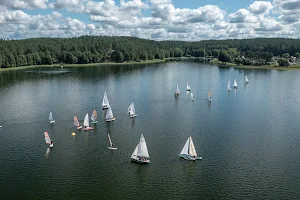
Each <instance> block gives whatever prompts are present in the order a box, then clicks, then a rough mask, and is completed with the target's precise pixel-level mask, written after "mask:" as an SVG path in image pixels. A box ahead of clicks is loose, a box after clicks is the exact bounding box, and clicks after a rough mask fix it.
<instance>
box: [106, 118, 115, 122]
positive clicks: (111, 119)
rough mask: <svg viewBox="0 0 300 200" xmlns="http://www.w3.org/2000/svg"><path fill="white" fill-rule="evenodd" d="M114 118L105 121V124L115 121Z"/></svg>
mask: <svg viewBox="0 0 300 200" xmlns="http://www.w3.org/2000/svg"><path fill="white" fill-rule="evenodd" d="M115 119H116V118H111V119H107V120H106V121H107V122H111V121H115Z"/></svg>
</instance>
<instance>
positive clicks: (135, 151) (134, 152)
mask: <svg viewBox="0 0 300 200" xmlns="http://www.w3.org/2000/svg"><path fill="white" fill-rule="evenodd" d="M138 148H139V144H138V145H136V147H135V149H134V151H133V153H132V155H131V158H132V159H137V152H138Z"/></svg>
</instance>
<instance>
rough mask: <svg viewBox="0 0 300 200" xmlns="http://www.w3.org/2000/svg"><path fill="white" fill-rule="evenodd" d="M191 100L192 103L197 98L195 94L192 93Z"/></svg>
mask: <svg viewBox="0 0 300 200" xmlns="http://www.w3.org/2000/svg"><path fill="white" fill-rule="evenodd" d="M191 100H192V101H194V100H195V97H194V95H193V93H191Z"/></svg>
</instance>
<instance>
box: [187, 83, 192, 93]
mask: <svg viewBox="0 0 300 200" xmlns="http://www.w3.org/2000/svg"><path fill="white" fill-rule="evenodd" d="M186 90H187V91H191V86H190V85H189V83H186Z"/></svg>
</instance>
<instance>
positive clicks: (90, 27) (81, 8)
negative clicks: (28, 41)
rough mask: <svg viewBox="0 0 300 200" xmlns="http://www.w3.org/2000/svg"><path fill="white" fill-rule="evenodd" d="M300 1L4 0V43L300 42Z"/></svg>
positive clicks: (0, 10) (0, 22)
mask: <svg viewBox="0 0 300 200" xmlns="http://www.w3.org/2000/svg"><path fill="white" fill-rule="evenodd" d="M299 19H300V0H272V1H252V0H251V1H249V0H236V1H233V0H223V1H221V0H102V1H100V0H10V1H8V0H0V26H1V30H2V31H1V32H0V37H1V38H17V39H20V38H29V37H75V36H80V35H109V36H114V35H116V36H122V35H124V36H134V37H141V38H146V39H153V40H186V41H197V40H207V39H228V38H230V39H234V38H255V37H289V38H299V37H300V36H299V35H300V34H299V32H300V21H299Z"/></svg>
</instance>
